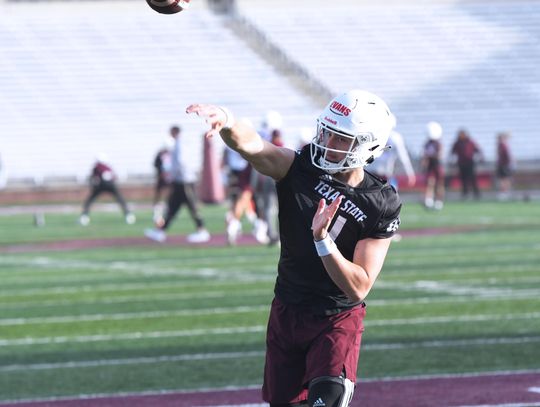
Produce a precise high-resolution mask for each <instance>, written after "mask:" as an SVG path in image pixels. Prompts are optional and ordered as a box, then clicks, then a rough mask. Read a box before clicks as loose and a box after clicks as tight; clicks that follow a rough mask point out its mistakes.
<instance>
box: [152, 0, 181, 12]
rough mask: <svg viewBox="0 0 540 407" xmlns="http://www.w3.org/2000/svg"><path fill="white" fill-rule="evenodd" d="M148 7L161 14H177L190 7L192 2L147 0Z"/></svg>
mask: <svg viewBox="0 0 540 407" xmlns="http://www.w3.org/2000/svg"><path fill="white" fill-rule="evenodd" d="M146 2H147V3H148V5H149V6H150V7H152V8H153V9H154V10H156V11H157V12H158V13H161V14H176V13H178V12H180V11H182V10H184V9H186V8H188V6H189V2H190V0H146Z"/></svg>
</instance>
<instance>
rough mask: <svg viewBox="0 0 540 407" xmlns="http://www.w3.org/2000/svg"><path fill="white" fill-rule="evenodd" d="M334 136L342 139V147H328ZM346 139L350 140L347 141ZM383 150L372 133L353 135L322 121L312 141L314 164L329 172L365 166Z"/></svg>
mask: <svg viewBox="0 0 540 407" xmlns="http://www.w3.org/2000/svg"><path fill="white" fill-rule="evenodd" d="M332 136H333V137H338V138H341V139H342V142H341V143H340V145H341V148H340V149H337V148H332V147H328V142H329V140H330V137H332ZM346 140H349V142H348V143H347V142H346ZM379 150H380V151H379ZM383 151H384V150H383V149H381V148H380V146H379V144H378V143H377V142H376V141H374V137H373V134H372V133H360V134H356V135H354V136H353V135H350V134H347V133H343V132H340V131H338V130H336V129H333V128H331V127H328V126H326V125H324V123H321V122H319V123H318V125H317V135H316V136H315V137H314V138H313V140H312V142H311V158H312V162H313V164H314V165H315V166H316V167H318V168H320V169H322V170H324V171H326V172H327V173H329V174H336V173H338V172H346V171H349V170H351V169H353V168H358V167H364V166H366V165H368V164H370V163H371V162H373V160H374V159H375V158H376V157H378V156H379V155H380V154H382V152H383Z"/></svg>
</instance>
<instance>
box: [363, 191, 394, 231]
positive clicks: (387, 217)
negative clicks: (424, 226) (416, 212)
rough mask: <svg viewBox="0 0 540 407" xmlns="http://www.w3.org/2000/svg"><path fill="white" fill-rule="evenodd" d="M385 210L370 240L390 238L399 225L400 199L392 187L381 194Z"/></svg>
mask: <svg viewBox="0 0 540 407" xmlns="http://www.w3.org/2000/svg"><path fill="white" fill-rule="evenodd" d="M383 199H384V202H385V205H384V206H385V210H384V212H383V214H382V216H381V218H380V219H379V222H378V223H377V225H376V226H375V228H374V229H373V231H372V232H371V234H370V236H369V237H371V238H375V239H386V238H389V237H392V236H393V235H394V234H395V233H396V231H397V230H398V229H399V225H400V224H401V219H400V213H401V199H400V198H399V195H398V194H397V192H396V190H395V189H394V188H393V187H389V188H387V189H386V191H384V192H383Z"/></svg>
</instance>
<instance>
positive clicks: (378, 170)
mask: <svg viewBox="0 0 540 407" xmlns="http://www.w3.org/2000/svg"><path fill="white" fill-rule="evenodd" d="M392 120H393V123H394V127H393V129H392V132H391V133H390V137H389V138H388V144H387V147H386V151H385V152H384V153H383V154H382V155H381V156H380V157H379V158H378V159H377V160H376V161H374V162H373V164H370V165H368V166H367V167H366V169H367V170H369V171H371V172H373V173H374V174H375V175H377V176H378V177H381V178H383V179H386V180H388V182H389V183H390V185H392V186H394V187H395V188H396V189H398V181H397V178H396V176H395V170H396V162H397V160H399V162H400V163H401V165H402V167H403V170H404V171H405V174H406V175H407V185H408V186H409V187H413V186H414V185H415V184H416V174H415V172H414V168H413V165H412V163H411V157H410V155H409V152H408V151H407V147H406V146H405V141H404V140H403V136H402V135H401V133H398V132H397V131H396V130H395V126H396V123H397V122H396V118H395V116H394V115H392Z"/></svg>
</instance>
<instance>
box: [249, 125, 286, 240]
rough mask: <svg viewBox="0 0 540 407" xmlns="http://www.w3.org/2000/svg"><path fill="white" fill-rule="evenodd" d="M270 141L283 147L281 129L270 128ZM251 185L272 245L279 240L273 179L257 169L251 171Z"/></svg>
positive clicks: (275, 192)
mask: <svg viewBox="0 0 540 407" xmlns="http://www.w3.org/2000/svg"><path fill="white" fill-rule="evenodd" d="M270 142H271V143H272V144H273V145H275V146H278V147H283V146H284V142H283V137H282V135H281V130H278V129H274V130H272V133H271V136H270ZM252 185H253V190H254V198H255V203H256V206H257V211H258V213H259V216H260V218H261V219H262V220H264V222H265V223H266V225H267V227H268V233H267V240H268V244H269V245H271V246H273V245H275V244H277V243H278V242H279V231H278V227H277V226H278V225H277V219H276V215H277V210H278V207H277V191H276V184H275V181H274V180H273V179H272V178H271V177H268V176H266V175H263V174H261V173H260V172H258V171H253V176H252Z"/></svg>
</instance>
